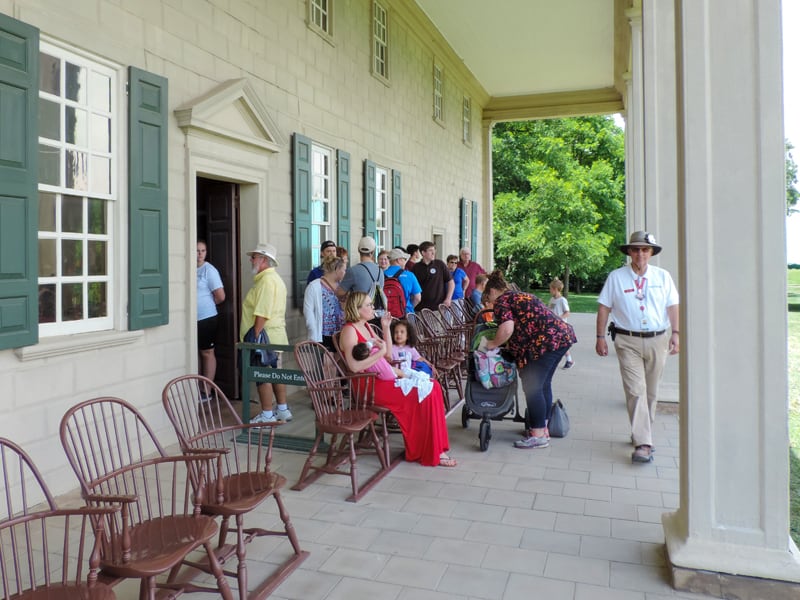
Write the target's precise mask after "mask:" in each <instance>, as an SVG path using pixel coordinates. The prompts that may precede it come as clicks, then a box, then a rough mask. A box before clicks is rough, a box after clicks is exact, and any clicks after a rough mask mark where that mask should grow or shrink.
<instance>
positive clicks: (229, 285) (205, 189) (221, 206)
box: [197, 177, 242, 398]
mask: <svg viewBox="0 0 800 600" xmlns="http://www.w3.org/2000/svg"><path fill="white" fill-rule="evenodd" d="M197 237H198V238H202V239H205V240H206V243H207V244H208V259H207V260H208V262H210V263H211V264H212V265H214V266H215V267H216V268H217V270H218V271H219V274H220V276H221V277H222V284H223V286H224V287H225V302H223V303H222V304H220V305H219V306H218V307H217V310H218V311H219V329H218V330H217V344H216V355H217V377H216V382H217V385H219V386H220V388H222V391H223V392H225V395H226V396H228V398H238V397H239V380H238V377H237V373H238V365H237V360H238V358H237V353H236V343H237V342H238V341H239V316H240V310H241V306H242V298H241V282H240V280H239V273H241V270H240V269H241V264H240V254H241V253H240V252H239V186H238V185H237V184H235V183H229V182H227V181H215V180H213V179H205V178H202V177H198V178H197Z"/></svg>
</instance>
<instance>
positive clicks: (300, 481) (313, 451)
mask: <svg viewBox="0 0 800 600" xmlns="http://www.w3.org/2000/svg"><path fill="white" fill-rule="evenodd" d="M321 441H322V432H321V431H320V432H319V433H318V434H317V438H316V439H315V440H314V445H313V446H311V450H309V452H308V458H306V462H305V463H304V464H303V470H302V471H300V478H299V479H298V480H297V483H295V484H294V485H293V486H292V489H293V490H302V489H303V488H304V487H305V486H304V485H302V484H303V483H304V482H305V480H306V477H308V472H309V471H310V470H311V465H312V464H313V462H314V458H315V457H316V456H317V449H318V448H319V444H320V442H321Z"/></svg>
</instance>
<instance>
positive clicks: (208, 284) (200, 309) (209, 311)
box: [197, 262, 222, 321]
mask: <svg viewBox="0 0 800 600" xmlns="http://www.w3.org/2000/svg"><path fill="white" fill-rule="evenodd" d="M221 287H222V278H221V277H220V276H219V271H217V269H216V267H214V265H212V264H209V263H207V262H204V263H203V264H202V266H200V267H197V320H198V321H202V320H203V319H208V318H209V317H213V316H216V314H217V303H216V302H214V290H218V289H219V288H221Z"/></svg>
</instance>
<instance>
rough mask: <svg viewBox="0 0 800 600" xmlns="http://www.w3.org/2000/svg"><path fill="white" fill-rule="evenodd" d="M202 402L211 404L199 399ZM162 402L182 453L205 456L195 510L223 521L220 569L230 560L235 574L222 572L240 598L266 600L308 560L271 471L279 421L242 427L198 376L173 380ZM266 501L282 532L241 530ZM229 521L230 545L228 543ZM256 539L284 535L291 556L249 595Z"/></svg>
mask: <svg viewBox="0 0 800 600" xmlns="http://www.w3.org/2000/svg"><path fill="white" fill-rule="evenodd" d="M205 398H210V399H211V400H210V401H205V402H203V401H201V399H205ZM161 400H162V402H163V404H164V409H165V410H166V411H167V416H168V417H169V420H170V422H171V423H172V426H173V427H174V428H175V433H176V434H177V435H178V442H179V443H180V446H181V450H182V451H183V453H184V454H186V455H196V454H203V453H205V454H206V455H207V456H208V462H207V464H206V473H207V478H206V485H205V488H204V489H203V490H202V493H201V494H200V495H201V497H202V498H203V502H202V503H201V505H200V509H201V511H202V513H203V514H204V515H211V516H213V517H222V523H221V525H220V529H219V541H218V543H217V547H216V549H215V553H216V555H217V558H218V559H219V561H220V563H222V565H223V566H224V565H225V564H226V561H227V560H229V559H230V558H231V557H232V556H235V557H236V560H237V563H238V565H237V569H236V571H230V570H225V574H226V575H228V576H235V577H237V578H238V584H239V598H240V600H247V599H248V598H249V599H250V600H259V599H261V598H266V597H267V596H268V595H269V594H270V593H271V592H272V591H273V590H274V589H275V588H276V587H277V586H278V585H280V584H281V582H283V581H284V580H285V579H286V578H287V577H288V576H289V575H290V574H291V573H292V572H293V571H294V570H295V569H296V568H297V567H298V566H300V563H302V562H303V561H304V560H305V559H306V558H307V557H308V552H304V551H303V550H301V549H300V543H299V542H298V540H297V534H296V533H295V530H294V526H293V525H292V522H291V520H290V519H289V513H288V511H287V510H286V507H285V506H284V503H283V500H282V498H281V489H282V488H283V487H284V486H285V485H286V478H285V477H284V476H283V475H280V474H278V473H275V472H274V471H271V470H270V463H271V461H272V444H273V440H274V437H275V426H276V425H279V424H283V423H257V424H256V423H251V424H243V423H242V420H241V418H240V417H239V413H238V411H235V410H234V409H233V406H231V403H230V401H229V400H228V398H227V397H226V396H225V394H224V393H223V392H222V390H221V389H220V388H219V387H218V386H217V385H215V384H214V382H212V381H211V380H210V379H208V378H206V377H203V376H201V375H184V376H183V377H177V378H175V379H173V380H172V381H170V382H169V383H167V385H166V386H164V391H163V392H162V395H161ZM237 441H238V442H239V443H237ZM270 497H271V498H273V499H274V500H275V504H276V505H277V509H278V515H279V516H280V518H281V520H282V521H283V529H281V530H271V529H263V528H260V527H252V528H245V527H244V516H245V515H246V514H247V513H249V512H252V511H253V510H254V509H255V508H256V507H258V506H259V505H260V504H261V503H262V502H264V501H265V500H266V499H268V498H270ZM231 517H233V519H234V521H235V534H236V540H235V541H236V543H235V544H232V543H228V542H227V537H228V534H229V533H231V531H230V519H231ZM261 536H285V537H286V538H288V540H289V543H290V544H291V547H292V551H293V552H292V554H291V556H289V558H287V559H286V560H285V561H284V562H283V563H281V564H279V565H278V567H277V568H276V569H275V570H274V571H273V572H272V574H271V575H269V576H268V577H266V578H265V579H264V580H263V581H262V582H261V583H260V584H259V585H258V586H257V587H256V588H255V589H254V590H253V591H252V592H250V593H249V594H248V587H247V573H248V570H247V562H246V558H247V556H246V545H247V544H248V543H250V542H251V541H252V540H253V539H254V538H256V537H261ZM260 570H261V569H259V571H260Z"/></svg>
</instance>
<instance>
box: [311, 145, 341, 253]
mask: <svg viewBox="0 0 800 600" xmlns="http://www.w3.org/2000/svg"><path fill="white" fill-rule="evenodd" d="M325 166H327V171H326V169H325ZM335 168H336V160H335V153H334V151H333V149H331V148H327V147H325V146H321V145H319V144H315V143H312V144H311V247H310V248H309V251H310V252H311V264H312V265H318V264H319V255H320V247H321V246H322V242H324V241H325V240H334V241H336V240H335V238H334V224H335V222H336V212H335V211H336V197H335V196H336V176H335V172H334V170H335ZM325 208H327V217H328V218H327V219H325V218H324V214H325V212H326V211H325Z"/></svg>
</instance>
